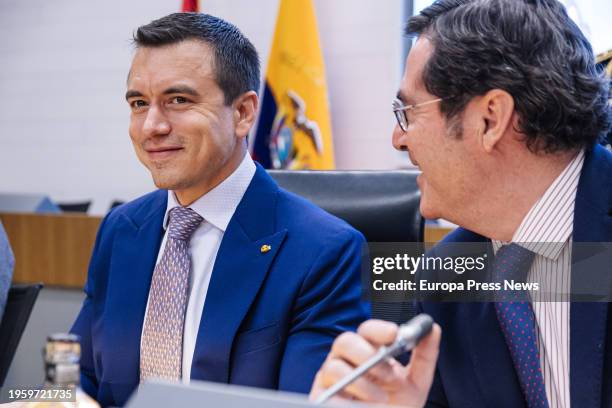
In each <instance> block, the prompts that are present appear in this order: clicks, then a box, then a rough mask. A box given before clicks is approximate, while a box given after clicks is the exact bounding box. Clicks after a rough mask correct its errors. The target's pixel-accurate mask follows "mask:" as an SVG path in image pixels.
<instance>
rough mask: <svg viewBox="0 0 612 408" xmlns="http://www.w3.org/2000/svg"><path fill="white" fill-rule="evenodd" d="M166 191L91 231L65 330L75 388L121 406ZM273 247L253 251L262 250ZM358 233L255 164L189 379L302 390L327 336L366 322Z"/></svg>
mask: <svg viewBox="0 0 612 408" xmlns="http://www.w3.org/2000/svg"><path fill="white" fill-rule="evenodd" d="M166 202H167V192H166V191H161V190H160V191H156V192H153V193H150V194H148V195H146V196H143V197H141V198H139V199H137V200H135V201H133V202H130V203H127V204H125V205H122V206H120V207H117V208H116V209H114V210H113V211H112V212H111V213H110V214H109V215H108V216H107V217H106V218H105V219H104V221H103V223H102V225H101V226H100V230H99V231H98V236H97V239H96V244H95V247H94V252H93V255H92V258H91V263H90V266H89V276H88V279H87V283H86V286H85V292H86V294H87V297H86V299H85V302H84V304H83V308H82V310H81V312H80V314H79V316H78V317H77V320H76V322H75V324H74V326H73V328H72V332H73V333H76V334H78V335H80V336H81V343H82V357H81V385H82V387H83V389H84V390H85V391H86V392H88V393H89V394H90V395H92V396H93V397H94V398H96V399H97V400H98V401H99V402H100V403H101V404H102V405H122V404H124V403H125V401H126V399H127V398H128V396H129V395H130V394H131V393H132V391H133V390H134V389H135V387H136V386H137V385H138V383H139V356H140V337H141V331H142V325H143V319H144V314H145V308H146V304H147V298H148V292H149V286H150V282H151V276H152V272H153V269H154V265H155V261H156V258H157V254H158V251H159V247H160V243H161V240H162V235H163V229H162V220H163V216H164V212H165V210H166ZM264 244H267V245H270V246H271V247H272V249H271V250H270V251H269V252H266V253H262V252H261V251H260V248H261V246H262V245H264ZM363 244H364V239H363V236H362V235H361V234H360V233H359V232H357V231H356V230H354V229H353V228H351V227H350V226H349V225H348V224H346V223H345V222H343V221H341V220H339V219H337V218H335V217H333V216H331V215H329V214H328V213H326V212H324V211H323V210H321V209H319V208H317V207H315V206H314V205H312V204H310V203H309V202H307V201H305V200H303V199H301V198H299V197H297V196H295V195H293V194H291V193H288V192H286V191H284V190H282V189H279V187H278V186H277V185H276V183H275V182H274V181H273V180H272V179H271V178H270V177H269V176H268V174H267V173H266V172H265V170H263V169H262V168H261V167H260V166H257V171H256V173H255V176H254V178H253V180H252V182H251V184H250V185H249V187H248V189H247V191H246V193H245V195H244V197H243V199H242V201H241V202H240V204H239V205H238V208H237V209H236V212H235V214H234V216H233V217H232V219H231V221H230V223H229V225H228V228H227V230H226V231H225V235H224V237H223V240H222V242H221V246H220V248H219V252H218V254H217V258H216V261H215V265H214V269H213V272H212V277H211V281H210V286H209V288H208V293H207V296H206V302H205V305H204V311H203V314H202V320H201V322H200V328H199V332H198V336H197V341H196V347H195V352H194V356H193V366H192V368H191V378H192V379H194V380H206V381H215V382H221V383H231V384H241V385H248V386H254V387H263V388H272V389H282V390H288V391H296V392H308V391H309V389H310V386H311V383H312V381H313V378H314V375H315V373H316V371H317V370H318V368H319V367H320V366H321V364H322V362H323V360H324V358H325V356H326V354H327V352H328V351H329V349H330V346H331V344H332V341H333V340H334V338H335V337H336V336H337V335H338V334H340V333H341V332H343V331H345V330H354V329H355V328H356V326H357V325H358V324H359V323H360V322H361V321H363V320H364V319H365V318H366V317H367V315H366V312H365V310H364V307H363V305H362V304H361V303H360V296H361V289H360V259H361V256H360V254H361V251H362V245H363Z"/></svg>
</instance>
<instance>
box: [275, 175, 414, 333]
mask: <svg viewBox="0 0 612 408" xmlns="http://www.w3.org/2000/svg"><path fill="white" fill-rule="evenodd" d="M268 173H269V174H270V175H271V176H272V178H273V179H274V180H276V182H277V183H278V184H279V185H280V186H281V187H282V188H284V189H285V190H288V191H291V192H293V193H295V194H298V195H300V196H302V197H304V198H306V199H308V200H310V201H311V202H313V203H314V204H316V205H318V206H319V207H321V208H323V209H324V210H326V211H327V212H329V213H331V214H333V215H335V216H336V217H338V218H342V219H343V220H345V221H346V222H348V223H349V224H351V225H352V226H353V227H354V228H356V229H357V230H359V231H361V232H362V233H363V235H364V236H365V238H366V240H367V241H368V242H423V228H424V220H423V217H422V216H421V213H420V211H419V204H420V200H421V194H420V191H419V188H418V185H417V183H416V177H417V175H418V174H419V172H418V171H410V170H393V171H288V170H269V171H268ZM414 314H415V310H414V306H413V304H412V302H403V303H400V302H374V303H373V304H372V317H375V318H378V319H384V320H389V321H392V322H395V323H404V322H406V321H407V320H408V319H409V318H411V317H412V316H414Z"/></svg>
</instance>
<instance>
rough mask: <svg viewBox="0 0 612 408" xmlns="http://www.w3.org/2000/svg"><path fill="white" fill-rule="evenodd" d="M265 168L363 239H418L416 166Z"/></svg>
mask: <svg viewBox="0 0 612 408" xmlns="http://www.w3.org/2000/svg"><path fill="white" fill-rule="evenodd" d="M268 173H269V174H270V176H272V178H274V180H276V182H277V183H278V184H279V185H280V186H281V187H282V188H284V189H285V190H288V191H291V192H293V193H295V194H298V195H300V196H302V197H304V198H306V199H308V200H310V201H312V202H313V203H314V204H316V205H318V206H319V207H321V208H323V209H324V210H326V211H327V212H329V213H331V214H333V215H335V216H336V217H339V218H342V219H343V220H345V221H346V222H348V223H349V224H351V225H352V226H353V227H354V228H356V229H357V230H359V231H361V232H362V233H363V235H365V237H366V240H367V241H368V242H422V241H423V224H424V221H423V217H422V216H421V213H420V212H419V203H420V199H421V195H420V192H419V189H418V186H417V183H416V176H417V175H418V174H419V172H417V171H410V170H393V171H288V170H269V171H268Z"/></svg>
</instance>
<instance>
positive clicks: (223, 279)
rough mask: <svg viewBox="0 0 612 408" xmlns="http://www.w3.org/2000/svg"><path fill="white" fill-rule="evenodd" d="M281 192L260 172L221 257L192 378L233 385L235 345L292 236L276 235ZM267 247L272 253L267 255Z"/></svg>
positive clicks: (225, 238)
mask: <svg viewBox="0 0 612 408" xmlns="http://www.w3.org/2000/svg"><path fill="white" fill-rule="evenodd" d="M277 196H278V187H277V186H276V184H275V183H274V182H273V181H272V180H271V179H270V177H269V176H268V175H267V173H266V172H265V170H263V169H262V168H261V167H260V166H258V167H257V171H256V172H255V175H254V177H253V180H252V181H251V184H250V185H249V187H248V189H247V191H246V192H245V195H244V197H243V199H242V201H241V202H240V204H239V205H238V208H237V209H236V212H235V213H234V216H233V217H232V219H231V221H230V223H229V225H228V228H227V230H226V231H225V234H224V236H223V241H222V242H221V246H220V248H219V252H218V253H217V257H216V261H215V266H214V268H213V272H212V276H211V280H210V284H209V287H208V292H207V294H206V301H205V304H204V310H203V312H202V319H201V321H200V327H199V330H198V336H197V339H196V346H195V351H194V357H193V363H192V366H191V367H192V368H191V378H192V379H199V380H206V381H216V382H228V381H229V363H230V353H231V348H232V343H233V340H234V337H235V335H236V332H237V331H238V328H239V327H240V324H241V323H242V320H243V319H244V317H245V316H246V314H247V312H248V310H249V308H250V306H251V304H252V302H253V301H254V300H255V296H256V295H257V292H258V291H259V288H260V287H261V285H262V283H263V282H264V280H265V278H266V276H267V273H268V269H269V268H270V265H271V264H272V261H273V260H274V257H275V256H276V254H277V253H278V251H279V250H280V248H281V246H282V244H283V241H284V239H285V236H286V234H287V231H286V230H280V231H276V229H275V215H276V199H277ZM263 245H267V246H268V247H269V249H267V250H266V249H264V250H262V246H263Z"/></svg>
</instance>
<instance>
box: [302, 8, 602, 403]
mask: <svg viewBox="0 0 612 408" xmlns="http://www.w3.org/2000/svg"><path fill="white" fill-rule="evenodd" d="M407 31H408V33H409V34H416V35H418V39H417V41H416V43H415V44H414V46H413V47H412V49H411V51H410V54H409V56H408V59H407V63H406V71H405V74H404V77H403V79H402V82H401V85H400V90H399V92H398V100H397V101H396V102H395V103H394V112H395V114H396V117H397V120H398V126H397V127H396V129H395V131H394V133H393V144H394V146H395V147H396V148H397V149H399V150H404V151H407V152H408V153H409V155H410V158H411V160H412V162H413V163H415V164H416V165H418V166H419V167H420V168H421V170H422V174H421V175H420V176H419V186H420V189H421V193H422V198H421V212H422V213H423V215H424V216H425V217H427V218H445V219H448V220H450V221H452V222H454V223H456V224H458V225H459V226H460V228H458V229H457V230H456V231H455V232H453V233H452V234H450V235H449V236H448V237H447V238H446V239H445V240H444V242H445V243H456V242H490V243H491V245H492V248H493V250H494V251H495V256H494V258H495V261H494V262H493V263H492V265H493V266H492V269H493V271H494V272H499V273H502V274H503V273H504V272H507V273H515V272H517V271H519V270H521V269H522V272H525V273H526V274H527V279H528V280H530V281H533V282H539V283H542V282H545V283H547V284H548V285H550V284H551V283H552V284H559V285H567V284H568V282H578V281H579V280H580V279H581V277H580V276H576V269H573V270H572V265H573V264H574V263H575V261H577V259H576V257H577V256H578V254H577V252H573V251H572V245H573V244H574V243H584V242H611V241H612V154H611V153H610V152H608V151H606V150H605V149H604V148H603V147H602V146H600V145H599V144H598V143H597V142H598V140H599V138H600V136H601V135H603V134H605V133H606V132H607V130H608V128H609V126H610V118H609V113H608V106H607V94H608V84H607V81H606V80H605V78H604V77H603V76H602V75H601V74H600V73H599V72H598V71H597V70H596V69H595V61H594V56H593V52H592V49H591V46H590V45H589V43H588V41H587V40H586V39H585V37H584V36H583V34H582V33H581V32H580V30H579V29H578V27H577V26H576V25H575V24H574V23H573V22H572V21H571V20H570V18H569V17H568V15H567V13H566V11H565V9H564V7H563V6H562V5H561V4H560V3H559V2H557V1H556V0H538V1H528V0H487V1H481V0H439V1H437V2H435V3H434V4H433V5H432V6H430V7H428V8H426V9H425V10H423V11H422V12H421V13H420V15H418V16H415V17H412V18H411V19H410V20H409V22H408V26H407ZM533 243H554V245H532V244H533ZM550 248H552V249H553V250H552V251H549V250H548V249H550ZM448 250H449V246H448V245H444V244H442V245H438V246H437V247H435V248H434V249H433V250H432V252H431V253H430V254H429V256H442V257H444V256H445V255H446V254H447V253H448ZM603 272H605V274H602V275H601V276H602V281H601V282H600V284H601V285H609V284H610V280H609V270H608V271H603ZM426 273H427V272H426V271H422V275H421V276H422V277H426ZM606 279H608V280H607V281H606ZM572 285H573V283H572ZM548 287H549V288H550V286H548ZM560 287H563V288H566V287H564V286H560ZM604 289H605V290H607V291H609V290H610V289H611V288H610V287H607V288H604ZM608 300H609V299H608ZM418 310H419V311H423V312H425V313H428V314H430V315H431V316H432V317H433V318H434V320H435V321H436V322H438V324H439V325H440V327H441V329H442V341H441V343H440V346H439V349H438V347H437V342H436V338H437V336H438V335H439V333H434V336H432V337H431V338H430V339H428V340H427V341H426V342H425V344H422V345H421V347H419V349H418V350H416V351H415V353H413V355H412V361H413V362H411V363H410V365H409V366H407V367H404V366H402V365H400V364H399V363H398V362H396V361H390V362H387V363H385V364H383V365H380V366H379V367H377V369H376V370H373V371H372V372H371V373H370V374H369V376H368V377H367V378H363V379H362V380H361V382H360V383H354V385H353V386H350V387H348V388H347V389H346V390H345V394H344V396H350V397H353V398H355V399H359V400H364V401H376V402H387V403H391V404H394V405H400V406H411V407H414V406H423V405H427V406H432V407H445V406H450V407H530V408H533V407H570V406H574V407H591V408H595V407H609V406H612V310H611V307H610V303H607V302H600V303H588V302H569V301H557V302H547V301H539V300H538V297H537V296H536V297H535V298H534V299H533V300H532V301H530V302H495V303H493V302H480V303H477V302H474V303H467V302H465V303H443V302H437V303H436V302H432V301H428V302H420V303H419V304H418ZM396 333H397V327H396V326H394V325H393V324H391V323H385V322H381V321H368V322H366V323H364V324H363V325H362V326H361V327H360V329H359V331H358V334H344V335H342V336H340V337H339V339H338V340H336V342H335V343H334V347H333V348H332V352H331V353H330V355H329V356H328V359H327V361H326V363H325V364H324V366H323V367H322V369H321V370H320V372H319V373H318V374H317V377H316V381H315V383H314V385H313V389H312V395H313V396H316V395H319V394H320V393H321V391H322V390H323V389H325V388H327V387H329V386H330V384H332V383H334V382H335V381H337V379H338V378H339V377H340V376H342V375H344V374H345V373H346V372H348V370H350V369H351V368H352V367H353V366H354V365H356V364H359V363H360V362H362V361H364V359H366V358H368V357H369V356H370V355H372V353H373V352H374V350H375V348H376V347H377V346H379V345H381V344H386V343H388V342H390V341H392V340H393V339H394V337H395V334H396ZM438 352H439V354H438ZM436 359H437V366H436ZM433 367H435V370H434V369H433Z"/></svg>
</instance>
